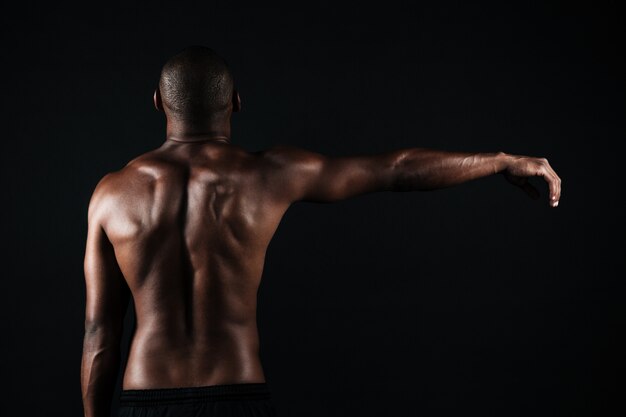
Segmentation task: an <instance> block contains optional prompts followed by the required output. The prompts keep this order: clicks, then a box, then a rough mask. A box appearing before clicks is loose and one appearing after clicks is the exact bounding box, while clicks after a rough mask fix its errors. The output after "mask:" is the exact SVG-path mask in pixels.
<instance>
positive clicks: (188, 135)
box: [165, 119, 230, 143]
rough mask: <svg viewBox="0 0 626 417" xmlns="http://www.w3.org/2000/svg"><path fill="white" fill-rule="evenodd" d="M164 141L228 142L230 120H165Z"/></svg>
mask: <svg viewBox="0 0 626 417" xmlns="http://www.w3.org/2000/svg"><path fill="white" fill-rule="evenodd" d="M165 140H166V141H174V142H187V143H193V142H222V143H230V120H211V119H208V120H206V121H204V122H199V123H198V122H195V123H188V122H183V121H180V120H175V119H173V120H169V119H168V120H167V129H166V133H165Z"/></svg>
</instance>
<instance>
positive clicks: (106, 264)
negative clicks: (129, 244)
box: [84, 219, 130, 337]
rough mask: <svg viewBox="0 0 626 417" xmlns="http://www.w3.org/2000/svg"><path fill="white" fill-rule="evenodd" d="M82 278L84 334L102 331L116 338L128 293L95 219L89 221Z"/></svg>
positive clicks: (106, 238)
mask: <svg viewBox="0 0 626 417" xmlns="http://www.w3.org/2000/svg"><path fill="white" fill-rule="evenodd" d="M84 274H85V286H86V307H85V328H86V330H87V331H96V330H100V329H104V330H106V331H107V332H110V333H111V334H113V335H115V336H116V337H119V335H120V334H121V331H122V323H123V320H124V315H125V313H126V308H127V306H128V301H129V297H130V291H129V289H128V286H127V284H126V281H125V280H124V275H123V274H122V272H121V270H120V268H119V265H118V263H117V260H116V258H115V252H114V250H113V245H112V244H111V242H110V241H109V239H108V237H107V235H106V233H105V231H104V229H103V228H102V226H101V224H100V223H99V222H98V221H97V220H95V219H90V221H89V224H88V231H87V243H86V249H85V259H84Z"/></svg>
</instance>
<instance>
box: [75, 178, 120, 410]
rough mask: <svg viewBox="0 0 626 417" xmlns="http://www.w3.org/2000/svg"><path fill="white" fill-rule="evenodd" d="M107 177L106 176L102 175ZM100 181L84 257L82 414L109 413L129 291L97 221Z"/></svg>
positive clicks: (92, 201)
mask: <svg viewBox="0 0 626 417" xmlns="http://www.w3.org/2000/svg"><path fill="white" fill-rule="evenodd" d="M105 178H106V177H105ZM103 182H104V181H102V182H101V183H100V184H99V186H98V187H96V190H95V191H94V195H93V196H92V199H91V202H90V205H89V213H88V231H87V245H86V251H85V260H84V272H85V283H86V288H87V303H86V310H85V337H84V340H83V356H82V362H81V389H82V398H83V407H84V415H85V417H100V416H103V417H104V416H106V417H108V416H109V415H110V407H111V400H112V397H113V392H114V388H115V382H116V378H117V373H118V371H119V367H120V362H121V360H120V341H121V336H122V327H123V320H124V314H125V312H126V307H127V306H128V302H129V297H130V291H129V289H128V287H127V285H126V282H125V280H124V276H123V275H122V273H121V271H120V269H119V266H118V264H117V261H116V259H115V253H114V251H113V246H112V245H111V243H110V242H109V239H108V238H107V236H106V233H105V232H104V229H103V227H102V225H101V222H100V212H101V211H102V210H100V209H99V208H100V207H102V205H101V204H102V200H103V199H104V198H105V197H104V195H103V194H104V193H102V191H103V190H102V188H103V187H102V184H103Z"/></svg>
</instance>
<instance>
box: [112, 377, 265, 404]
mask: <svg viewBox="0 0 626 417" xmlns="http://www.w3.org/2000/svg"><path fill="white" fill-rule="evenodd" d="M264 399H270V390H269V387H268V385H267V383H266V382H248V383H239V384H222V385H206V386H201V387H181V388H153V389H132V390H122V392H121V393H120V406H149V405H161V404H174V403H177V404H180V403H194V402H207V401H240V400H264Z"/></svg>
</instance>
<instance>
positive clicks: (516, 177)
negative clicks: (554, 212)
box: [502, 155, 561, 207]
mask: <svg viewBox="0 0 626 417" xmlns="http://www.w3.org/2000/svg"><path fill="white" fill-rule="evenodd" d="M507 156H508V158H507V160H508V162H507V165H506V168H505V169H504V170H503V171H502V174H503V175H504V178H506V179H507V181H509V182H510V183H511V184H513V185H517V186H518V187H520V188H521V189H522V190H524V191H525V192H526V193H527V194H528V195H529V196H530V197H532V198H534V199H538V198H539V191H537V189H536V188H535V187H534V186H533V185H532V184H530V182H528V178H529V177H543V179H544V180H545V181H546V182H547V183H548V187H549V189H550V195H549V200H548V204H549V205H550V207H556V206H558V205H559V199H560V198H561V179H560V178H559V176H558V175H556V172H554V170H553V169H552V167H551V166H550V164H549V163H548V160H547V159H545V158H532V157H529V156H520V155H507Z"/></svg>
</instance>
